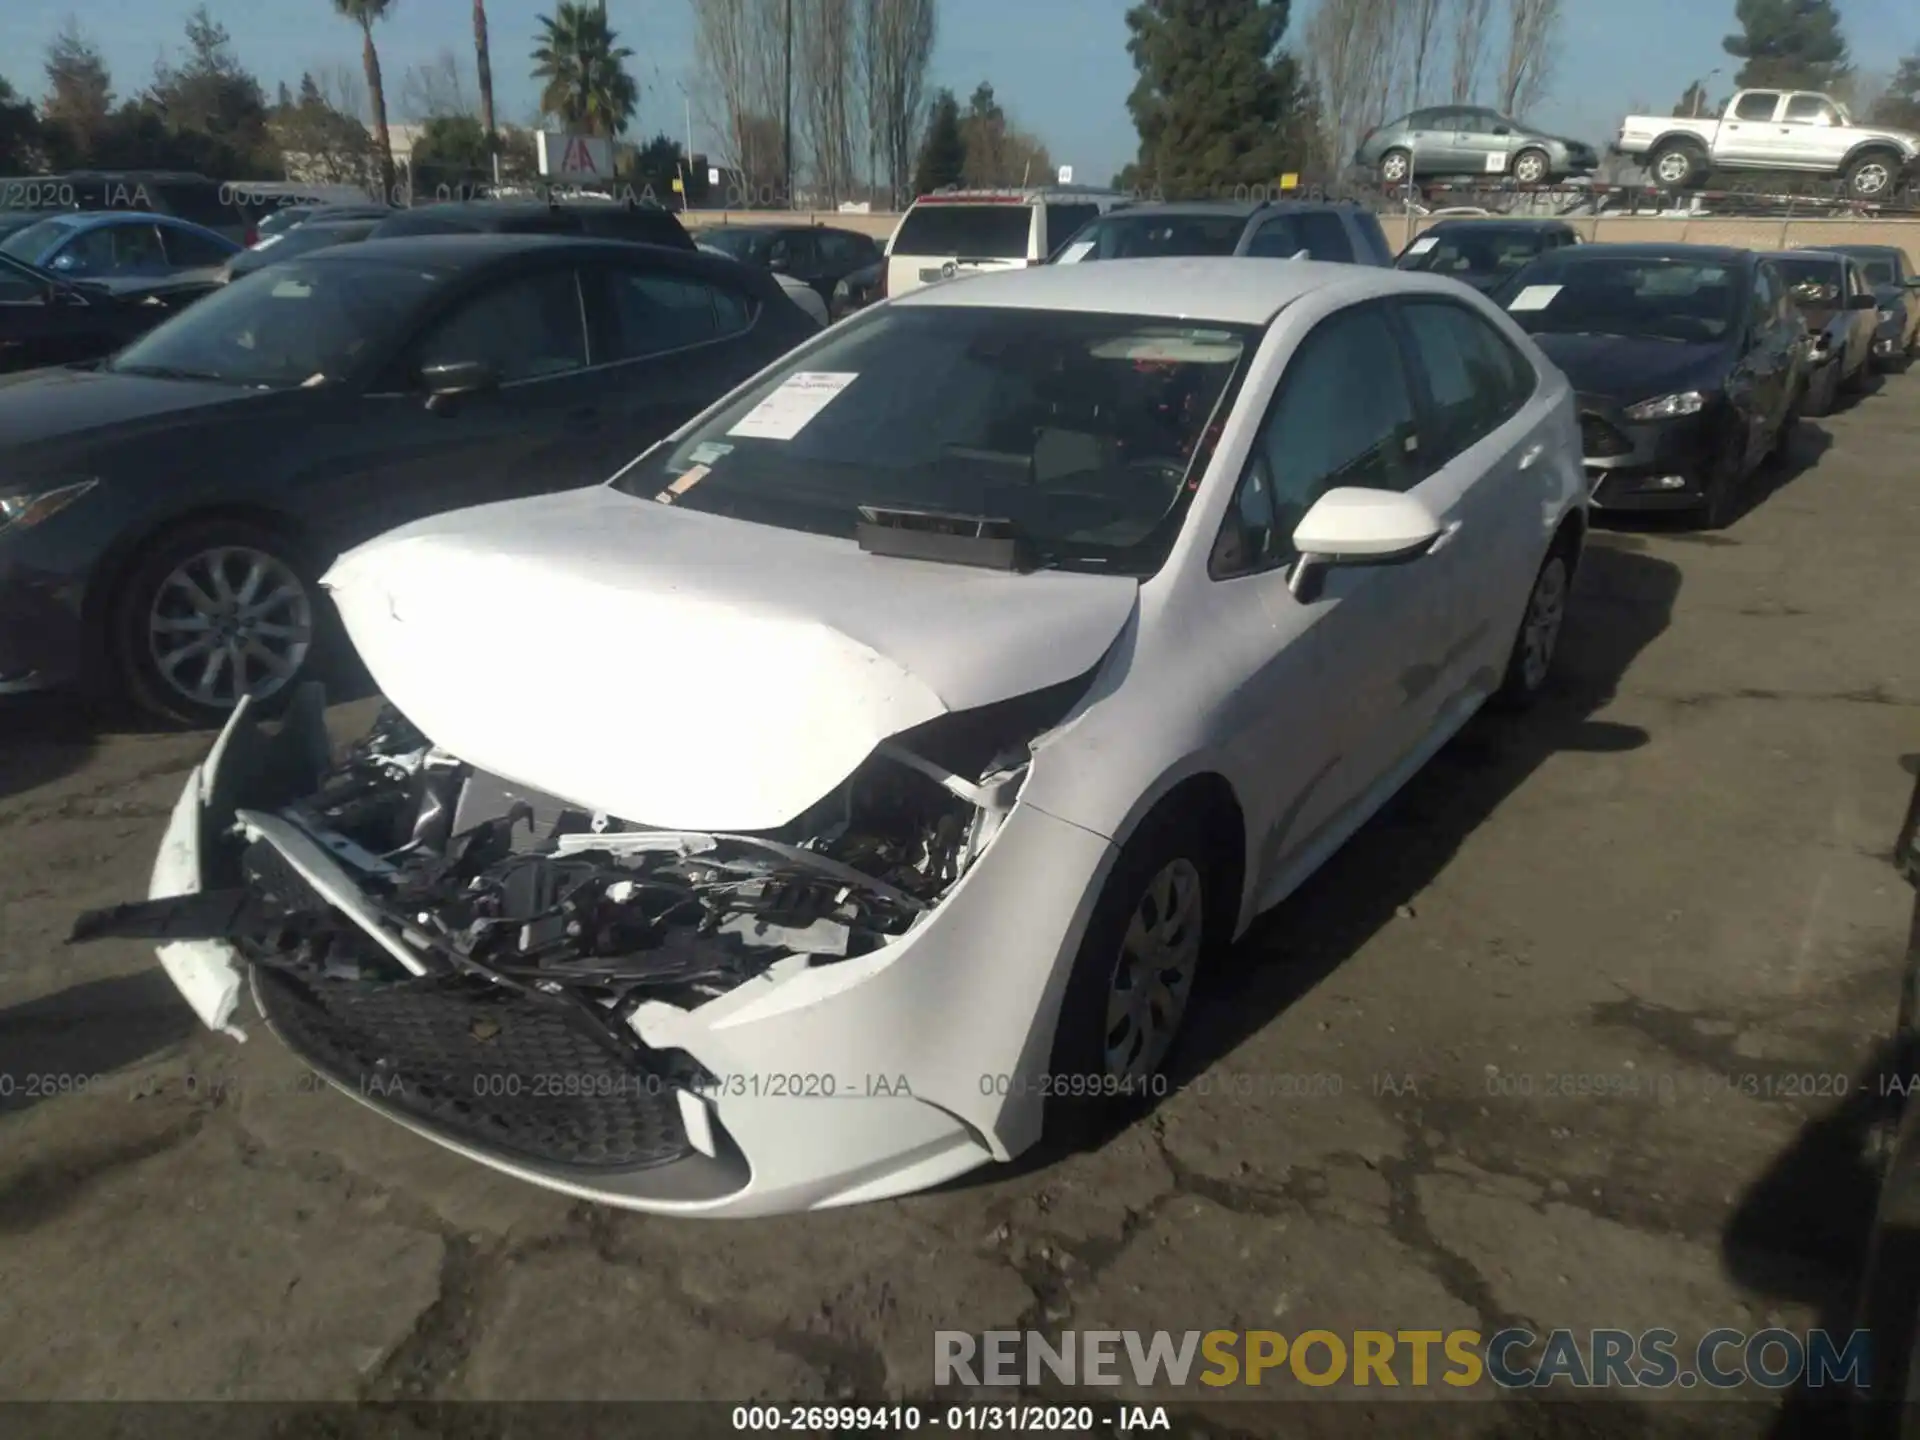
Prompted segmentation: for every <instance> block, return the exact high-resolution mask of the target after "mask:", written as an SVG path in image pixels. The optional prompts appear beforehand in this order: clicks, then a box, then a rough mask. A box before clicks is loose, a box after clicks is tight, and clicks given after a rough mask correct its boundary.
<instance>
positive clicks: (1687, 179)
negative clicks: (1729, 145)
mask: <svg viewBox="0 0 1920 1440" xmlns="http://www.w3.org/2000/svg"><path fill="white" fill-rule="evenodd" d="M1706 169H1707V166H1706V157H1705V156H1703V155H1702V154H1701V153H1700V151H1699V149H1698V148H1697V147H1695V146H1692V145H1688V144H1685V143H1680V144H1669V145H1662V146H1661V147H1660V148H1659V149H1658V150H1655V151H1654V152H1653V154H1651V155H1649V156H1648V157H1647V173H1648V174H1649V175H1651V176H1652V177H1653V179H1654V183H1655V184H1658V185H1661V186H1664V187H1666V188H1667V189H1670V190H1688V189H1691V188H1693V187H1694V186H1696V185H1698V184H1699V183H1700V182H1701V181H1702V180H1704V179H1705V178H1706Z"/></svg>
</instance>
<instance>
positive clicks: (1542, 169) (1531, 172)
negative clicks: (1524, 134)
mask: <svg viewBox="0 0 1920 1440" xmlns="http://www.w3.org/2000/svg"><path fill="white" fill-rule="evenodd" d="M1546 173H1547V162H1546V161H1544V160H1542V159H1541V158H1540V157H1539V156H1538V155H1522V156H1521V157H1520V158H1519V159H1518V160H1516V161H1514V163H1513V175H1514V178H1515V179H1516V180H1526V181H1529V182H1531V181H1534V180H1538V179H1539V178H1540V177H1541V176H1542V175H1544V174H1546Z"/></svg>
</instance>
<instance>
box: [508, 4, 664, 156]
mask: <svg viewBox="0 0 1920 1440" xmlns="http://www.w3.org/2000/svg"><path fill="white" fill-rule="evenodd" d="M538 18H539V21H540V32H541V34H540V43H539V44H538V45H537V46H535V47H534V51H533V78H534V79H536V80H539V81H541V82H542V88H541V91H540V109H541V110H542V111H543V112H544V113H545V114H548V115H552V116H554V117H555V118H556V119H558V120H560V121H561V122H562V123H563V124H565V125H566V126H567V127H568V128H569V129H573V130H578V131H581V132H583V133H585V134H588V135H604V136H608V137H612V136H616V135H624V134H625V133H626V130H627V125H628V122H630V121H631V120H632V119H633V112H634V111H635V110H636V109H637V108H639V104H640V87H639V86H637V85H636V84H634V81H633V76H631V75H629V74H628V73H627V63H626V62H627V61H628V60H630V59H631V58H632V57H633V51H631V50H629V49H628V48H627V47H626V46H624V45H616V44H615V43H614V33H613V31H612V29H611V28H609V26H608V25H607V9H606V5H605V4H604V0H603V3H601V4H598V5H592V4H584V3H576V0H560V3H559V4H558V5H556V6H555V7H554V10H553V14H551V15H542V16H539V17H538Z"/></svg>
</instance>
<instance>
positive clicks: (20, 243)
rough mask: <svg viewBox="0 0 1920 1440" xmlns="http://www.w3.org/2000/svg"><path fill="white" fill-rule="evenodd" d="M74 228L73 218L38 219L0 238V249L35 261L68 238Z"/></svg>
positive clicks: (17, 256) (20, 257)
mask: <svg viewBox="0 0 1920 1440" xmlns="http://www.w3.org/2000/svg"><path fill="white" fill-rule="evenodd" d="M72 229H73V222H72V221H71V220H36V221H35V222H34V223H33V224H31V225H29V226H27V228H26V229H24V230H16V231H14V232H13V234H11V235H9V236H8V237H7V238H6V239H5V240H0V251H5V252H6V253H7V254H9V255H11V256H13V257H14V258H15V259H17V260H26V261H29V262H31V261H35V260H38V259H39V258H40V257H41V256H42V255H44V254H46V253H47V251H49V250H51V249H52V248H53V247H54V246H55V245H58V244H59V243H60V242H61V241H62V240H64V239H66V237H67V235H68V233H69V232H70V231H71V230H72Z"/></svg>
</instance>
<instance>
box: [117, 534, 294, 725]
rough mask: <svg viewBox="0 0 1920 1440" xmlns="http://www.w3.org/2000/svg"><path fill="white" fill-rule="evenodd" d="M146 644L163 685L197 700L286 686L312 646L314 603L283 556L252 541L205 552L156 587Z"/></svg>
mask: <svg viewBox="0 0 1920 1440" xmlns="http://www.w3.org/2000/svg"><path fill="white" fill-rule="evenodd" d="M147 649H148V653H149V654H150V655H151V657H152V659H153V665H154V669H155V670H156V671H157V672H158V673H159V676H160V679H161V681H162V683H164V684H165V685H166V686H167V687H168V688H169V689H170V690H172V691H173V692H174V693H175V694H176V695H178V696H180V697H181V698H183V699H186V700H190V701H192V702H194V703H195V704H197V705H212V706H218V707H229V706H232V705H235V704H237V703H239V700H240V697H241V696H242V695H247V694H251V695H253V696H254V697H255V698H256V699H263V700H264V699H266V698H267V697H268V696H270V695H274V694H277V693H278V692H279V691H281V690H284V689H285V688H286V687H287V685H288V684H289V683H291V682H292V680H293V678H294V677H295V676H296V675H298V674H299V673H300V669H301V667H302V666H303V665H305V664H306V660H307V656H308V654H309V653H310V652H311V651H312V649H313V602H312V600H311V599H310V598H309V597H308V594H307V587H306V586H305V584H303V583H302V582H301V580H300V577H299V576H298V575H296V574H294V572H293V569H292V567H291V566H289V565H288V564H287V563H286V562H285V561H284V560H281V559H279V558H278V557H276V556H273V555H269V554H267V553H266V552H265V551H263V550H255V549H253V548H251V547H250V546H244V545H226V546H221V547H219V548H217V549H213V550H203V551H201V552H200V553H199V554H197V555H192V556H189V557H188V558H187V559H185V560H183V561H181V562H180V564H179V565H177V566H176V567H175V568H174V569H173V571H172V572H171V573H169V574H168V576H167V577H166V579H164V580H162V581H161V582H160V585H159V588H158V589H157V590H156V591H155V592H154V597H153V605H152V607H151V608H150V609H149V611H148V614H147Z"/></svg>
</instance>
